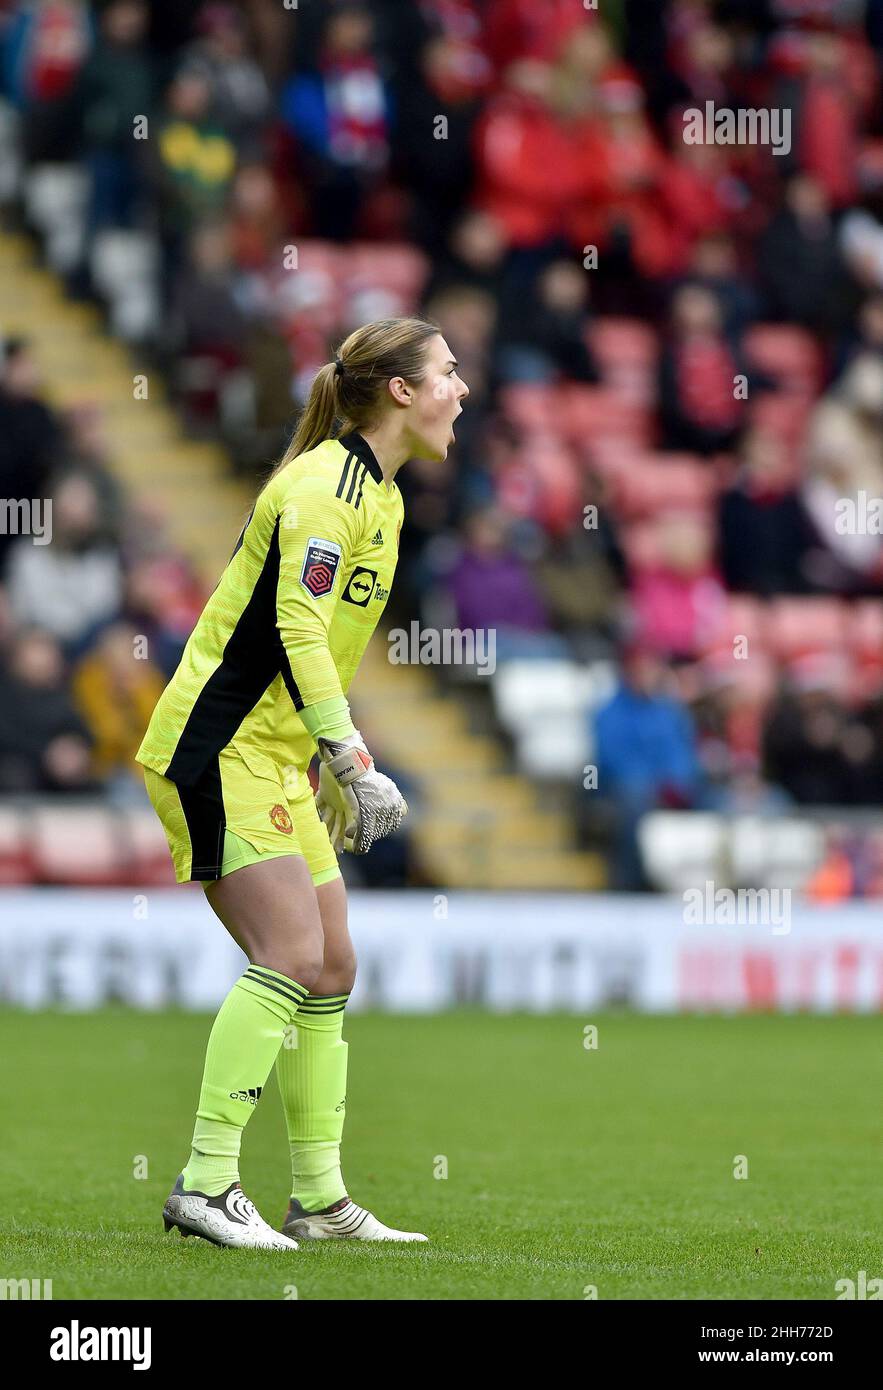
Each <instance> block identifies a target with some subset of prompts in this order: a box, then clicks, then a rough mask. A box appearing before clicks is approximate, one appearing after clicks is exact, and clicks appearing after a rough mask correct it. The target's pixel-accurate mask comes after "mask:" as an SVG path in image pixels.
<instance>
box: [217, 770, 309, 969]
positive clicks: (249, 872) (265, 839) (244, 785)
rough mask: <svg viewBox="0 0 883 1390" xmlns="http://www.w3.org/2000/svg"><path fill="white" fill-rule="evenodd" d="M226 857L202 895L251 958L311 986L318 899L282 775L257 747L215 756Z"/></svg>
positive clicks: (224, 856) (224, 854) (224, 853)
mask: <svg viewBox="0 0 883 1390" xmlns="http://www.w3.org/2000/svg"><path fill="white" fill-rule="evenodd" d="M219 766H220V775H221V786H222V793H223V803H224V814H225V828H224V851H223V860H222V865H221V869H220V873H219V876H218V878H217V880H216V881H215V882H213V883H209V884H207V885H206V890H205V891H206V897H207V898H208V900H209V903H210V904H211V907H212V909H213V910H214V912H215V913H216V914H217V916H218V917H219V918H220V920H221V921H222V922H223V923H224V925H225V927H226V928H227V930H228V931H229V932H230V934H231V936H233V937H234V939H235V940H236V941H237V942H238V943H239V944H240V945H241V946H242V948H243V950H245V952H246V954H247V955H248V956H249V958H250V959H252V960H258V959H260V961H261V962H262V963H264V964H267V965H272V966H273V968H274V969H278V970H281V971H282V972H283V973H285V974H293V975H294V977H295V978H296V979H299V980H300V981H301V983H303V984H307V985H308V987H309V986H311V982H312V978H313V977H314V975H315V974H316V972H317V970H320V969H321V967H322V959H323V949H324V948H323V935H322V920H321V914H320V912H319V904H318V900H317V898H316V891H315V888H314V886H313V882H312V877H311V874H310V871H309V868H308V866H307V861H306V857H305V853H304V848H303V846H302V845H301V843H300V841H299V840H298V836H297V832H296V830H295V826H294V819H293V816H292V814H291V808H290V806H289V803H288V799H287V797H286V795H285V791H284V789H283V787H282V783H281V778H280V777H279V774H278V771H277V769H276V767H275V764H274V763H273V762H272V760H271V759H269V758H267V757H264V756H263V755H262V754H261V753H260V752H259V751H257V750H247V751H245V752H240V751H239V750H237V749H234V748H229V749H225V750H224V752H223V753H222V754H221V756H220V759H219Z"/></svg>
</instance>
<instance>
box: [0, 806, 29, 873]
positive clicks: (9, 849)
mask: <svg viewBox="0 0 883 1390" xmlns="http://www.w3.org/2000/svg"><path fill="white" fill-rule="evenodd" d="M33 878H34V865H33V860H32V857H31V848H30V842H29V837H28V830H27V817H26V814H25V813H24V812H22V811H18V810H13V809H11V808H6V807H4V808H3V809H2V810H0V883H4V884H13V883H31V882H33Z"/></svg>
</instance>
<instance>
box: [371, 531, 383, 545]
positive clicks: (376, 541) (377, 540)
mask: <svg viewBox="0 0 883 1390" xmlns="http://www.w3.org/2000/svg"><path fill="white" fill-rule="evenodd" d="M371 544H372V545H383V532H382V531H381V530H380V529H379V528H378V530H377V531H376V532H375V534H374V535H373V536H372V537H371Z"/></svg>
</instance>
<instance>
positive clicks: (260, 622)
mask: <svg viewBox="0 0 883 1390" xmlns="http://www.w3.org/2000/svg"><path fill="white" fill-rule="evenodd" d="M278 584H279V519H278V517H277V519H276V525H275V527H274V529H273V534H272V536H271V537H270V544H269V545H268V547H267V555H266V559H265V560H264V566H263V569H262V570H261V573H260V576H259V578H258V580H257V583H256V584H255V586H254V589H253V590H252V594H251V598H250V599H249V600H248V603H247V604H246V606H245V608H244V609H243V610H242V614H241V615H240V618H239V620H238V622H237V624H236V626H235V628H234V629H233V631H232V633H231V634H230V637H229V638H228V640H227V645H226V647H225V648H224V655H223V658H222V660H221V663H220V665H219V666H218V667H217V669H216V670H215V671H213V672H212V674H211V676H209V678H208V680H207V681H206V683H205V685H204V686H203V688H202V690H201V691H200V693H199V696H198V697H197V699H196V701H195V702H194V705H193V708H192V710H191V711H190V716H189V718H188V720H187V723H186V724H185V725H184V729H183V731H182V733H181V737H180V738H179V739H178V743H177V746H176V748H175V752H174V754H173V755H172V760H171V762H170V763H169V765H168V767H167V768H166V772H165V775H166V777H168V778H169V780H170V781H172V782H177V783H178V785H179V786H193V785H194V783H195V782H196V781H197V780H198V779H199V777H200V774H201V773H202V771H203V769H204V768H205V767H206V766H207V765H208V763H209V761H210V760H211V759H212V758H213V757H215V755H216V754H218V753H220V751H221V749H222V748H226V746H227V744H228V743H229V742H230V740H231V738H232V737H233V735H234V734H235V733H236V730H237V729H238V728H239V725H240V724H241V723H242V721H243V719H244V718H245V716H246V715H247V714H248V713H249V712H250V711H251V710H252V709H254V707H255V705H256V704H257V702H258V700H259V699H260V698H261V696H262V695H263V694H264V692H265V691H266V689H267V687H268V686H270V685H272V684H273V681H274V680H275V679H276V677H277V676H278V675H279V672H280V671H281V672H282V673H283V677H284V680H285V685H286V687H287V689H288V692H289V694H290V695H291V698H292V700H293V701H294V703H295V708H296V709H301V708H302V707H303V701H302V700H301V699H300V692H299V690H298V689H297V686H296V684H295V682H294V678H293V676H292V675H291V672H290V670H289V666H288V661H287V659H286V656H285V647H284V645H283V642H282V638H281V637H280V635H279V629H278V627H277V626H276V590H277V587H278Z"/></svg>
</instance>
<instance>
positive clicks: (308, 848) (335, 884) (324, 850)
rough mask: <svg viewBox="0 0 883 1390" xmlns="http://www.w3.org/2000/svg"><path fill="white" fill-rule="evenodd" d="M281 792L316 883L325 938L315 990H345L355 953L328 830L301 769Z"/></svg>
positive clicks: (353, 972)
mask: <svg viewBox="0 0 883 1390" xmlns="http://www.w3.org/2000/svg"><path fill="white" fill-rule="evenodd" d="M284 785H285V792H286V796H287V797H288V804H289V806H290V808H291V815H292V820H293V821H294V831H295V834H296V836H297V839H298V843H299V844H300V846H301V848H302V849H303V853H304V857H305V859H306V861H307V864H308V866H309V869H310V873H311V875H312V879H313V883H314V884H315V887H316V897H317V899H318V902H319V911H320V913H321V917H322V934H323V937H324V941H325V950H324V963H323V968H322V975H321V977H320V979H319V981H318V982H317V983H316V985H315V986H314V988H313V992H314V993H316V994H345V993H349V991H350V990H351V989H352V987H353V983H354V981H355V977H356V953H355V950H354V948H353V943H352V940H351V938H350V934H349V926H348V924H347V904H346V887H345V885H344V882H343V879H342V877H341V874H340V869H339V867H338V863H337V855H336V854H335V852H334V847H333V846H332V844H331V841H330V840H329V838H328V831H327V830H326V829H325V826H324V825H323V824H322V821H321V820H320V818H319V813H318V811H317V810H316V800H315V797H314V795H313V789H312V787H311V786H310V783H309V780H308V778H307V775H306V773H305V772H298V773H296V774H295V773H294V771H293V770H289V772H288V774H287V775H286V777H285V782H284Z"/></svg>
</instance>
